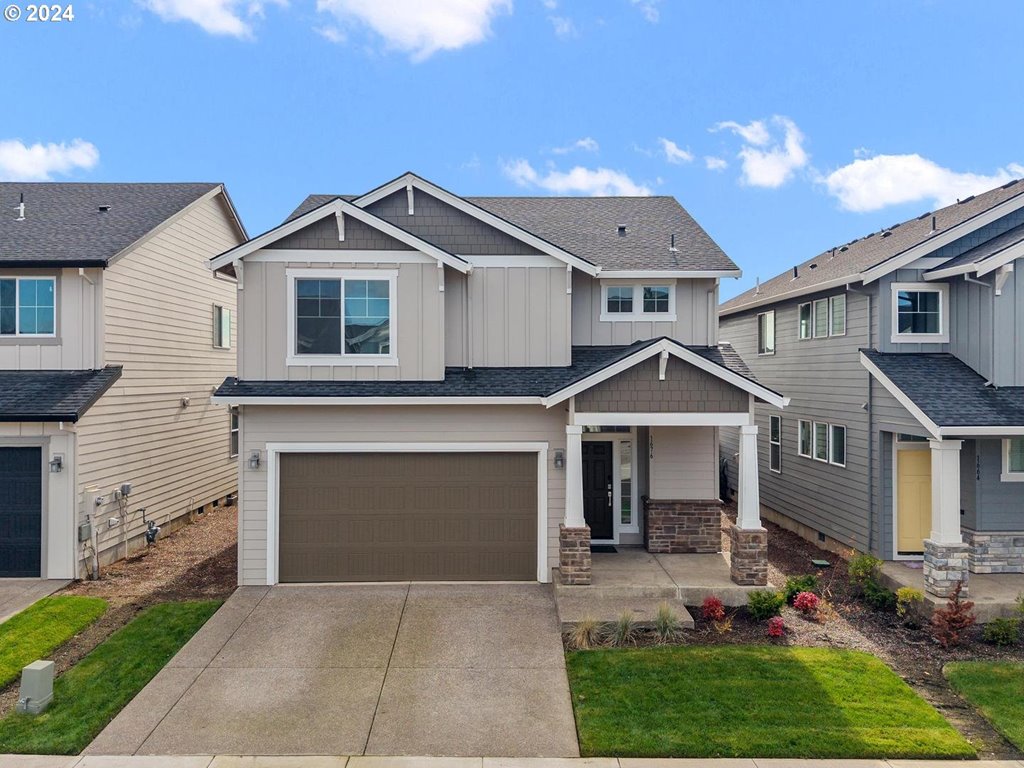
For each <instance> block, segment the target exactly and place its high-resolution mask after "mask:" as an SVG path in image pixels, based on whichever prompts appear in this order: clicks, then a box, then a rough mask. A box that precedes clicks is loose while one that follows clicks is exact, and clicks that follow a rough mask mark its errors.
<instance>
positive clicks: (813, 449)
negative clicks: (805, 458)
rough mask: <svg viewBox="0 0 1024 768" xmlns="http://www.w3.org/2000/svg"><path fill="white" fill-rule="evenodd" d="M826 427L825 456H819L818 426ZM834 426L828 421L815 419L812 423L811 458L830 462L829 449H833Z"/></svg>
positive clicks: (823, 462) (826, 462) (825, 462)
mask: <svg viewBox="0 0 1024 768" xmlns="http://www.w3.org/2000/svg"><path fill="white" fill-rule="evenodd" d="M820 426H824V427H825V458H824V459H820V458H818V427H820ZM831 440H832V426H831V425H830V424H829V423H828V422H827V421H815V422H812V423H811V458H812V459H813V460H814V461H819V462H821V463H822V464H828V459H829V451H830V449H831V445H830V443H831Z"/></svg>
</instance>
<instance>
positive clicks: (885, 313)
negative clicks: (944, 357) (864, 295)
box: [868, 269, 952, 352]
mask: <svg viewBox="0 0 1024 768" xmlns="http://www.w3.org/2000/svg"><path fill="white" fill-rule="evenodd" d="M923 274H924V270H922V269H898V270H896V271H895V272H890V273H889V274H888V275H885V276H884V277H881V278H879V280H878V294H877V295H878V297H879V301H878V330H879V333H878V346H877V349H878V350H879V351H880V352H949V351H950V345H949V344H918V343H909V344H908V343H907V342H899V343H893V340H892V327H893V318H892V284H893V283H923V282H925V280H924V277H923ZM942 283H947V284H948V283H949V281H935V282H934V285H940V284H942ZM868 287H869V288H870V287H871V286H868ZM950 301H952V297H950ZM946 322H948V320H947V321H946Z"/></svg>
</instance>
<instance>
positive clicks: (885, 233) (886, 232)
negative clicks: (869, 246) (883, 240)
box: [882, 230, 892, 237]
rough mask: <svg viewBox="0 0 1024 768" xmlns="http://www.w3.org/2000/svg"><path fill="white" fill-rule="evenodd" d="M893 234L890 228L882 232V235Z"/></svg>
mask: <svg viewBox="0 0 1024 768" xmlns="http://www.w3.org/2000/svg"><path fill="white" fill-rule="evenodd" d="M891 234H892V232H890V231H889V230H886V231H885V232H883V233H882V237H888V236H889V235H891Z"/></svg>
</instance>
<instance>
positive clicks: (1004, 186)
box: [1000, 179, 1020, 189]
mask: <svg viewBox="0 0 1024 768" xmlns="http://www.w3.org/2000/svg"><path fill="white" fill-rule="evenodd" d="M1018 181H1020V179H1014V180H1013V181H1008V182H1006V183H1005V184H1003V186H1001V187H1000V189H1009V188H1010V187H1012V186H1013V185H1014V184H1016V183H1017V182H1018Z"/></svg>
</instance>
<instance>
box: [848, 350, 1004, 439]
mask: <svg viewBox="0 0 1024 768" xmlns="http://www.w3.org/2000/svg"><path fill="white" fill-rule="evenodd" d="M861 351H862V352H863V353H864V355H865V356H866V357H867V358H868V360H870V361H871V362H872V363H874V364H875V365H876V366H878V369H879V370H880V371H881V372H882V373H884V374H885V375H886V376H887V377H888V378H889V379H890V380H891V381H892V382H893V384H895V385H896V386H897V387H899V388H900V390H901V391H902V392H903V393H904V394H905V395H906V396H907V397H909V398H910V399H911V400H912V401H913V402H914V404H915V405H916V406H917V407H918V408H920V409H921V410H922V411H924V413H925V415H926V416H928V418H929V419H931V420H932V421H934V422H935V423H936V424H937V425H938V426H940V427H1024V387H1000V388H996V387H987V386H985V379H984V377H982V376H979V375H978V374H977V373H976V372H975V371H974V370H972V369H971V368H970V367H968V366H967V365H966V364H965V363H963V362H962V361H961V360H959V359H957V358H956V357H954V356H953V355H950V354H947V353H904V354H893V353H885V352H877V351H875V350H873V349H865V350H861Z"/></svg>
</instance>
